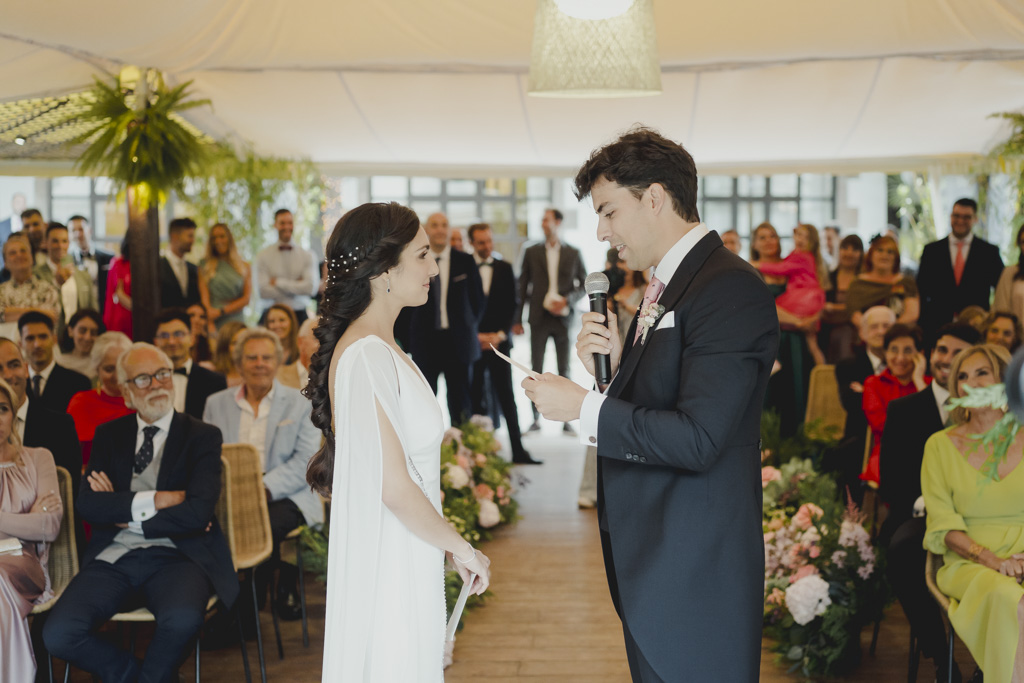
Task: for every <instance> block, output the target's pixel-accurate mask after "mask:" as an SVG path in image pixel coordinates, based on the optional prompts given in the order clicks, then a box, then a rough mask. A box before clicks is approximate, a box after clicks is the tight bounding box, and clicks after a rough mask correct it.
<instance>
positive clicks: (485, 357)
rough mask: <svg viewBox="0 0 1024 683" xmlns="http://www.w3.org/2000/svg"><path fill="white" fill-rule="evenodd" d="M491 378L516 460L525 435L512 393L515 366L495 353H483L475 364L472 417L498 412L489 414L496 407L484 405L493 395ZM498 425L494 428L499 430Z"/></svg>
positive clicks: (521, 450)
mask: <svg viewBox="0 0 1024 683" xmlns="http://www.w3.org/2000/svg"><path fill="white" fill-rule="evenodd" d="M488 376H489V377H490V378H491V386H492V387H493V389H494V392H493V394H497V397H498V405H500V406H501V414H502V415H504V416H505V424H506V425H507V427H508V440H509V443H510V444H511V447H512V457H513V458H515V457H517V456H519V455H521V454H522V453H523V440H522V432H521V431H520V430H519V411H518V410H517V409H516V397H515V394H514V393H513V391H512V366H510V365H509V364H508V363H506V362H505V361H504V360H502V359H501V358H499V357H498V354H496V353H494V351H491V350H487V351H483V352H482V353H481V355H480V359H479V360H477V362H476V363H474V364H473V391H472V396H473V413H474V414H475V415H487V414H489V413H493V412H495V411H493V410H490V408H493V406H485V405H484V397H485V396H486V397H488V398H490V397H491V396H492V395H493V394H492V393H489V392H487V382H486V381H485V380H486V378H487V377H488ZM497 426H498V425H497V423H495V427H497Z"/></svg>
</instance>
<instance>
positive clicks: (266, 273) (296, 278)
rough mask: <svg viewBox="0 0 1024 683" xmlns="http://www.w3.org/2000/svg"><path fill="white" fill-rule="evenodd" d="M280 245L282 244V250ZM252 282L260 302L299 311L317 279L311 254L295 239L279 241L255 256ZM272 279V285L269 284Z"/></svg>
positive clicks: (315, 288)
mask: <svg viewBox="0 0 1024 683" xmlns="http://www.w3.org/2000/svg"><path fill="white" fill-rule="evenodd" d="M281 247H285V248H284V249H282V248H281ZM255 266H256V285H257V287H258V288H259V292H260V297H261V298H262V299H263V300H264V303H265V304H266V305H267V306H269V305H271V304H284V305H285V306H291V307H292V308H293V309H295V310H301V309H303V308H305V307H306V304H308V303H309V297H311V296H313V294H315V293H316V290H317V285H318V284H319V281H320V278H319V276H318V275H317V273H318V270H317V269H316V268H315V267H314V263H313V254H311V253H310V252H308V251H306V250H305V249H303V248H302V247H300V246H299V245H298V244H296V243H295V242H289V243H288V244H284V243H282V242H280V241H278V242H275V243H274V244H271V245H270V246H269V247H264V248H263V250H262V251H260V253H259V254H257V255H256V264H255ZM271 280H273V281H274V284H270V281H271Z"/></svg>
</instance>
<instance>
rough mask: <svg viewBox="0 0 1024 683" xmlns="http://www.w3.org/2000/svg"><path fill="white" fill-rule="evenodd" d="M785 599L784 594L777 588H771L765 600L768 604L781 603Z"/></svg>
mask: <svg viewBox="0 0 1024 683" xmlns="http://www.w3.org/2000/svg"><path fill="white" fill-rule="evenodd" d="M785 601H786V594H785V593H783V592H782V590H781V589H779V588H773V589H772V592H771V593H769V594H768V598H767V600H765V602H767V603H768V604H769V605H781V604H783V603H784V602H785Z"/></svg>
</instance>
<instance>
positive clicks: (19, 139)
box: [14, 135, 25, 145]
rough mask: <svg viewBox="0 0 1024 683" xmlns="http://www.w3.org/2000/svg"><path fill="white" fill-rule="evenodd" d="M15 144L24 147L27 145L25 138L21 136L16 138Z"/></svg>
mask: <svg viewBox="0 0 1024 683" xmlns="http://www.w3.org/2000/svg"><path fill="white" fill-rule="evenodd" d="M14 144H16V145H24V144H25V138H23V137H21V136H20V135H19V136H18V137H16V138H14Z"/></svg>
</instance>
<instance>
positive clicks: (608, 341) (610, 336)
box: [576, 306, 622, 377]
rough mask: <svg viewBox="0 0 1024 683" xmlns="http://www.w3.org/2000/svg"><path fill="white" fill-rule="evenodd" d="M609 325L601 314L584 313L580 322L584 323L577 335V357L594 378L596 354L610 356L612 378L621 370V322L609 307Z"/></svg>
mask: <svg viewBox="0 0 1024 683" xmlns="http://www.w3.org/2000/svg"><path fill="white" fill-rule="evenodd" d="M607 318H608V324H607V326H606V325H605V323H604V320H605V316H603V315H601V314H600V313H594V312H588V313H584V314H583V316H582V317H581V318H580V320H581V321H582V323H583V326H582V328H581V329H580V333H579V334H578V335H576V355H577V356H578V357H579V359H580V361H581V362H582V363H583V366H584V367H585V368H586V369H587V372H589V373H590V376H591V377H593V376H594V354H595V353H600V354H603V355H606V356H609V360H610V361H611V368H612V377H614V376H615V372H616V371H617V370H618V369H619V358H621V357H622V342H621V340H620V339H619V321H618V319H617V318H616V317H615V312H614V311H612V309H611V307H610V306H609V307H608V315H607Z"/></svg>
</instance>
